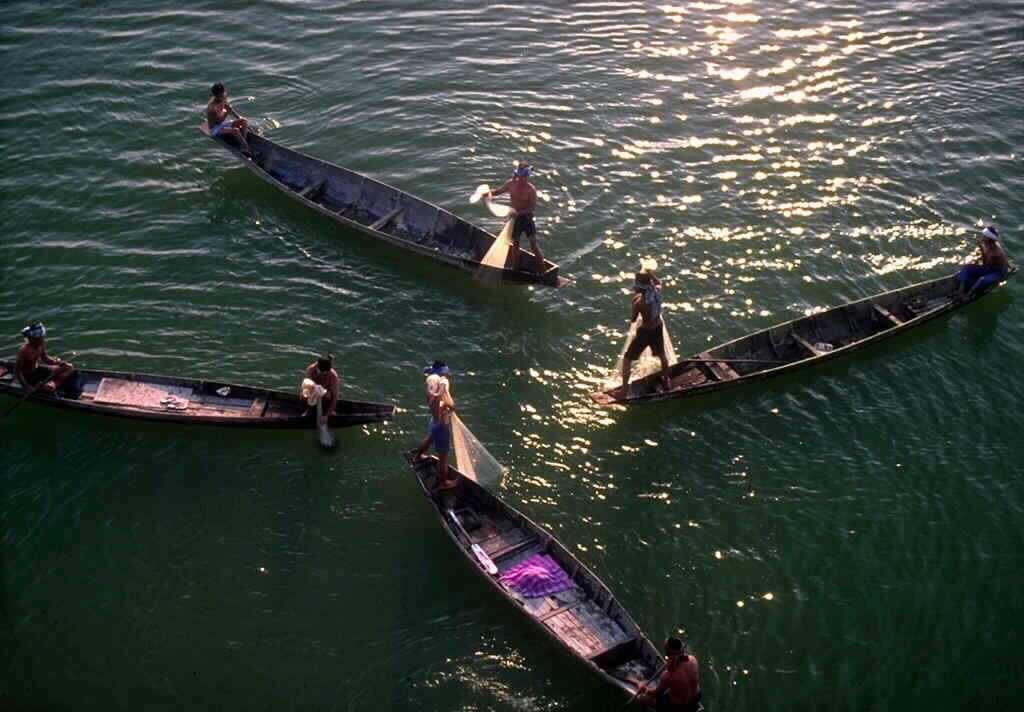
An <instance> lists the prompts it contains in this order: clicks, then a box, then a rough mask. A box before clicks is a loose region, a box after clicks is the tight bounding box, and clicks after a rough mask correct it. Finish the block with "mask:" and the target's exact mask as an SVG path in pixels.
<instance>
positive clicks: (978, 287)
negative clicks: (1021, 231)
mask: <svg viewBox="0 0 1024 712" xmlns="http://www.w3.org/2000/svg"><path fill="white" fill-rule="evenodd" d="M977 240H978V249H979V250H980V251H981V255H980V257H979V258H978V259H977V260H976V261H975V262H974V263H972V264H968V265H964V266H963V267H962V268H961V269H960V273H959V274H957V276H956V279H957V282H958V284H959V286H960V288H959V290H958V291H957V296H958V297H960V298H961V299H965V298H967V297H971V296H974V294H975V293H977V292H984V291H985V290H986V289H988V288H989V287H991V286H992V285H995V284H998V283H999V282H1002V281H1003V280H1004V279H1006V274H1007V272H1009V271H1010V258H1009V257H1007V255H1006V250H1005V249H1003V245H1002V242H1001V241H1000V240H999V231H998V230H996V228H995V226H993V225H989V226H987V227H986V228H985V229H984V230H982V231H981V234H980V235H979V236H978V238H977Z"/></svg>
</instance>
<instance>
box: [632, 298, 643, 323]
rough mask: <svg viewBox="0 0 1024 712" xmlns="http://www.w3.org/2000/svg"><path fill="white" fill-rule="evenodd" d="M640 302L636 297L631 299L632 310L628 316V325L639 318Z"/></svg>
mask: <svg viewBox="0 0 1024 712" xmlns="http://www.w3.org/2000/svg"><path fill="white" fill-rule="evenodd" d="M640 302H641V300H639V299H637V298H636V297H633V310H632V313H631V314H630V316H629V323H630V324H632V323H633V322H634V321H636V318H637V317H638V316H640Z"/></svg>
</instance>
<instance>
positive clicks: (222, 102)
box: [206, 82, 252, 158]
mask: <svg viewBox="0 0 1024 712" xmlns="http://www.w3.org/2000/svg"><path fill="white" fill-rule="evenodd" d="M229 115H234V116H235V118H234V119H231V118H230V116H229ZM206 124H207V126H209V127H210V133H211V134H213V135H214V136H215V137H217V138H222V137H225V136H226V137H228V138H231V139H234V140H235V141H237V142H238V143H239V144H241V146H242V154H243V155H244V156H247V157H249V158H251V157H252V149H250V148H249V142H248V141H247V140H246V136H247V135H248V134H249V122H248V121H246V120H245V119H243V118H242V115H241V114H239V113H238V112H237V111H235V110H234V108H233V107H232V106H231V104H229V103H228V93H227V90H226V89H225V88H224V85H223V84H221V83H220V82H217V83H216V84H214V85H213V86H212V87H210V101H209V103H207V105H206Z"/></svg>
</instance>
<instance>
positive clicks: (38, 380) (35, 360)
mask: <svg viewBox="0 0 1024 712" xmlns="http://www.w3.org/2000/svg"><path fill="white" fill-rule="evenodd" d="M21 335H22V336H24V337H25V343H24V344H22V346H21V348H20V349H18V357H17V359H16V361H15V363H14V377H15V378H17V379H18V382H19V383H20V384H21V387H22V388H24V389H26V390H30V389H31V390H35V389H38V390H44V391H50V392H51V393H52V392H54V391H56V390H57V389H58V388H60V386H61V384H62V383H64V382H65V381H67V379H68V378H69V377H70V376H71V375H72V374H73V373H74V372H75V367H74V366H72V365H71V364H70V363H68V362H67V361H64V360H63V359H59V358H54V357H52V356H50V355H49V354H48V353H46V327H45V326H43V324H42V322H36V323H35V324H32V325H31V326H26V327H25V328H24V329H22V330H21Z"/></svg>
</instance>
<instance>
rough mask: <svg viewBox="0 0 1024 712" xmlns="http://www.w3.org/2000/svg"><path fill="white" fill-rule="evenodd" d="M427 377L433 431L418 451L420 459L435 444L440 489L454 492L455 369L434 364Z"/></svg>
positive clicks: (437, 363)
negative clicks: (450, 457) (450, 465)
mask: <svg viewBox="0 0 1024 712" xmlns="http://www.w3.org/2000/svg"><path fill="white" fill-rule="evenodd" d="M423 373H424V375H425V376H426V377H427V406H428V407H429V408H430V429H429V431H428V432H427V437H426V439H425V440H424V441H423V442H422V443H421V444H420V446H419V448H418V449H417V450H416V458H417V459H419V458H423V457H425V456H426V453H427V449H428V448H429V447H430V446H431V445H433V446H434V452H435V453H437V487H438V489H450V488H452V487H455V486H456V485H457V484H458V480H457V478H454V477H449V475H450V473H451V471H450V470H449V469H448V453H449V451H450V450H451V446H452V413H454V412H455V399H454V398H452V392H451V380H450V379H451V375H452V372H451V369H449V368H448V364H446V363H445V362H444V361H434V363H433V365H431V366H427V367H426V368H425V369H423Z"/></svg>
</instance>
